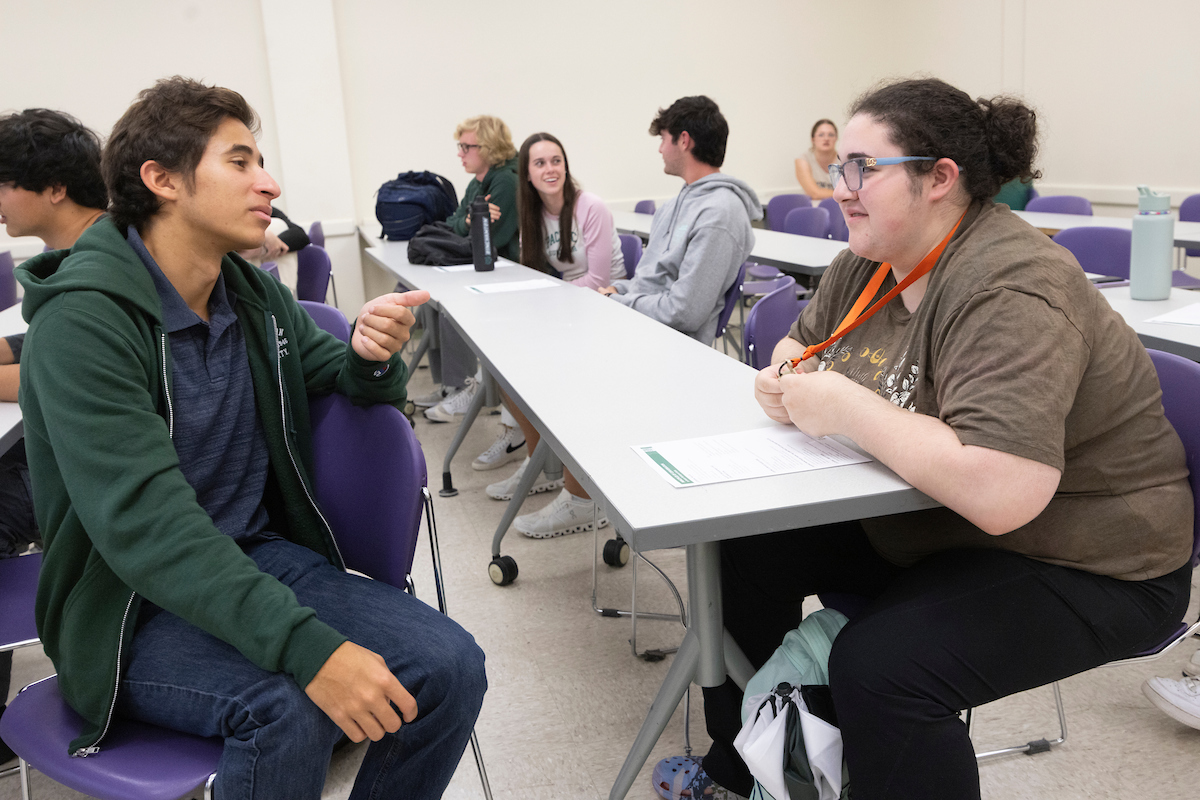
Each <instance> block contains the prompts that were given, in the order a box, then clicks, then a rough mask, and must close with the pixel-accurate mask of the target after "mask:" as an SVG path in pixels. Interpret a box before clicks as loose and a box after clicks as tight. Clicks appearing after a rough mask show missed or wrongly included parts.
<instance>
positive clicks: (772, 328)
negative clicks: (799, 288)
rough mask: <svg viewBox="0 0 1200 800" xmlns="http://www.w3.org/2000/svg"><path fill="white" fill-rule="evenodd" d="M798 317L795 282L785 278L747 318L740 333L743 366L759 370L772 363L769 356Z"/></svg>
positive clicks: (787, 276) (778, 282) (785, 276)
mask: <svg viewBox="0 0 1200 800" xmlns="http://www.w3.org/2000/svg"><path fill="white" fill-rule="evenodd" d="M799 315H800V301H799V300H797V299H796V279H795V278H793V277H792V276H791V275H784V276H783V277H782V278H779V279H778V280H777V281H776V287H775V289H773V290H772V291H771V292H770V293H769V294H768V295H767V296H766V297H764V298H763V299H761V300H759V301H758V302H757V303H755V304H754V308H752V309H750V313H749V314H747V315H746V327H745V328H744V329H743V331H742V344H743V346H744V347H745V350H746V363H747V364H749V365H750V366H752V367H754V368H755V369H762V368H763V367H765V366H767V365H768V364H770V363H771V352H772V351H773V350H774V349H775V345H776V344H778V343H779V340H780V339H782V338H783V337H784V336H787V332H788V329H789V328H791V327H792V323H794V322H795V321H796V317H798V316H799Z"/></svg>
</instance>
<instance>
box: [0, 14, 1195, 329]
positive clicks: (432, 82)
mask: <svg viewBox="0 0 1200 800" xmlns="http://www.w3.org/2000/svg"><path fill="white" fill-rule="evenodd" d="M261 9H266V13H264V12H263V11H262V10H261ZM291 9H294V10H295V13H294V14H291V15H289V13H288V12H289V10H291ZM297 20H303V22H298V21H297ZM298 25H299V26H300V27H297V26H298ZM1196 30H1200V3H1197V2H1196V0H1159V2H1156V3H1154V4H1152V5H1147V4H1145V3H1137V2H1134V0H1086V2H1085V0H1037V2H1032V0H973V1H972V2H962V1H961V0H921V1H920V2H917V0H900V1H899V2H897V1H896V0H845V1H844V2H841V3H838V4H837V5H836V6H830V5H828V4H827V3H818V2H816V0H743V2H740V3H730V2H728V0H691V2H687V3H683V2H667V1H666V0H610V1H609V2H606V3H589V4H583V3H561V2H552V1H551V0H516V2H509V3H503V4H494V3H487V2H483V0H459V2H455V3H431V2H427V1H426V0H401V1H399V2H398V1H397V0H303V2H297V3H288V2H284V0H260V3H251V2H245V0H203V2H200V1H199V0H110V2H105V3H94V2H85V0H0V44H2V46H3V47H4V55H5V64H6V78H5V80H4V83H3V88H2V89H0V109H20V108H25V107H29V106H48V107H51V108H61V109H64V110H67V111H70V112H71V113H73V114H75V115H76V116H78V117H80V118H81V119H82V120H83V121H84V122H85V123H87V124H88V125H90V126H92V127H93V128H95V129H96V130H97V131H100V132H102V133H107V131H108V130H109V129H110V128H111V126H112V124H113V122H115V121H116V119H117V118H118V117H119V116H120V114H121V113H122V112H123V111H124V109H125V107H126V106H127V105H128V104H129V102H130V100H132V99H133V97H134V96H135V95H136V93H137V92H138V91H139V90H140V89H142V88H144V87H146V86H149V85H150V84H151V83H152V82H153V81H154V80H155V79H157V78H159V77H162V76H166V75H171V74H175V73H181V74H185V75H189V76H191V77H195V78H200V79H204V80H206V81H210V82H214V83H218V84H222V85H225V86H229V87H231V88H234V89H237V90H238V91H239V92H241V93H242V94H243V95H245V96H246V98H247V99H248V100H249V101H250V103H251V104H252V105H253V106H254V107H255V108H256V109H257V110H258V112H259V114H260V115H261V116H262V118H263V136H262V138H261V146H262V149H263V152H264V154H265V155H266V159H267V163H268V165H269V166H270V167H271V168H272V169H273V173H274V174H275V177H276V178H277V179H278V180H279V182H280V184H281V185H282V186H283V188H284V196H283V197H282V198H281V201H280V205H281V207H283V208H284V209H285V210H286V211H287V212H288V213H289V214H290V215H291V216H292V217H293V218H294V219H296V220H297V221H298V222H302V223H306V222H307V221H309V220H312V219H316V218H318V217H323V218H324V219H326V220H329V219H331V218H332V219H333V220H334V221H335V222H336V223H337V226H341V227H338V228H337V231H338V232H340V233H342V234H347V233H348V230H349V228H348V226H349V224H350V222H352V221H353V220H366V221H370V222H372V223H373V222H374V200H373V194H374V192H375V189H376V188H377V187H378V186H379V184H380V183H382V182H383V181H384V180H386V179H388V178H391V177H394V176H395V175H396V173H398V172H401V171H404V170H408V169H430V170H433V171H435V172H439V173H441V174H443V175H445V176H447V177H448V178H450V179H451V180H452V181H453V182H454V183H455V184H456V186H457V187H458V188H459V191H460V192H461V190H462V188H463V187H465V185H466V182H467V180H468V176H467V175H465V174H464V173H463V172H462V170H461V167H460V166H459V163H458V160H457V158H456V157H455V152H454V143H453V138H452V134H453V131H454V126H455V124H456V123H457V122H459V121H461V120H462V119H464V118H466V117H468V116H472V115H475V114H480V113H490V114H495V115H497V116H500V117H502V118H503V119H505V120H506V121H507V122H508V123H509V125H510V126H511V127H512V129H513V134H514V136H515V137H516V139H517V141H518V143H519V141H520V139H521V138H523V137H524V136H526V135H528V134H529V133H532V132H534V131H537V130H548V131H550V132H552V133H554V134H555V135H557V136H558V137H559V138H561V139H562V140H563V142H564V143H565V145H566V147H567V149H568V151H569V153H570V156H571V163H572V166H573V169H574V172H575V174H576V176H577V178H578V179H579V180H580V181H581V182H582V183H583V185H584V186H585V187H586V188H588V189H590V190H592V191H595V192H597V193H598V194H600V195H601V196H602V197H604V198H605V199H606V200H608V201H609V202H610V203H611V204H612V205H614V206H623V207H629V206H631V205H632V204H633V202H635V201H636V200H639V199H642V198H645V197H656V198H664V197H669V196H671V195H673V194H674V193H675V192H676V191H677V190H678V185H679V184H678V181H677V180H676V179H672V178H669V177H667V176H665V175H663V173H662V163H661V160H660V159H659V157H658V154H657V152H656V141H655V140H654V139H653V138H651V137H650V136H649V135H648V134H647V133H646V129H647V127H648V125H649V122H650V120H651V118H652V117H653V116H654V113H655V111H656V110H657V109H658V108H659V107H661V106H664V105H666V104H668V103H670V102H671V101H673V100H674V99H676V98H677V97H680V96H682V95H684V94H693V93H704V94H708V95H710V96H712V97H713V98H715V99H716V100H717V102H718V103H720V104H721V107H722V109H723V110H724V112H725V114H726V116H727V117H728V118H729V121H730V127H731V136H730V141H729V151H728V156H727V160H726V167H725V168H726V170H727V171H728V172H730V173H731V174H733V175H736V176H738V177H740V178H743V179H745V180H746V181H748V182H749V183H750V184H751V185H752V186H754V187H755V188H756V189H757V190H758V191H759V193H760V194H761V195H763V196H764V197H766V196H769V195H771V194H774V193H777V192H780V191H786V190H790V189H792V188H794V186H795V182H794V178H793V177H792V161H793V159H794V158H795V157H796V156H797V155H798V154H799V152H800V151H801V150H802V149H803V148H804V147H806V146H807V145H808V131H809V128H810V126H811V124H812V122H813V121H815V120H816V119H817V118H819V117H825V116H828V117H832V118H833V119H835V120H837V121H838V122H839V123H840V122H842V121H843V116H844V110H845V108H846V106H847V104H848V103H849V102H850V101H851V100H852V99H853V98H854V96H855V95H857V94H858V93H859V92H860V91H861V90H863V89H864V88H865V87H867V86H869V85H870V84H871V83H873V82H874V81H876V80H878V79H880V78H884V77H889V76H898V75H910V74H913V73H916V72H925V73H930V74H935V75H938V76H940V77H944V78H946V79H947V80H949V81H951V82H952V83H955V84H957V85H959V86H961V87H962V88H963V89H965V90H966V91H968V92H969V93H971V94H973V95H991V94H995V93H998V92H1001V91H1014V92H1019V93H1023V94H1025V96H1026V97H1028V98H1029V100H1030V101H1032V102H1033V103H1034V104H1035V105H1036V106H1037V108H1038V109H1039V112H1040V114H1041V119H1042V122H1043V129H1044V138H1043V158H1042V168H1043V170H1044V173H1045V176H1044V178H1043V181H1042V185H1041V187H1040V188H1041V189H1042V190H1043V192H1044V193H1055V192H1070V193H1078V194H1083V195H1085V196H1088V197H1089V198H1091V199H1092V200H1093V202H1097V203H1101V204H1104V203H1108V204H1114V203H1130V204H1131V203H1133V202H1134V197H1133V194H1134V187H1135V186H1136V184H1138V183H1141V182H1145V183H1149V184H1151V185H1152V186H1154V187H1155V188H1159V189H1164V190H1168V191H1170V192H1171V194H1172V197H1173V199H1174V201H1175V202H1176V203H1178V201H1179V200H1180V199H1182V198H1183V197H1184V196H1186V195H1187V194H1191V193H1195V192H1200V159H1198V158H1196V157H1195V156H1194V155H1193V153H1194V148H1195V144H1194V143H1195V140H1196V131H1198V130H1200V103H1197V102H1196V96H1197V85H1198V84H1200V48H1197V47H1196V46H1195V42H1194V41H1193V40H1194V36H1195V31H1196ZM289 44H290V46H289ZM306 72H307V73H309V74H310V75H314V74H315V76H316V78H321V80H317V81H316V83H313V84H311V85H312V86H314V90H313V91H312V92H306V91H305V87H306V86H308V85H310V84H308V83H306V82H305V81H304V79H303V78H302V76H303V75H305V74H306ZM335 77H336V80H334V78H335ZM297 104H298V105H297ZM297 109H300V110H299V111H297ZM339 112H340V113H341V115H342V119H341V120H337V119H336V118H337V115H338V114H339ZM339 121H340V122H342V123H344V130H343V125H338V124H336V123H337V122H339ZM347 171H348V173H349V180H348V183H347V180H346V175H345V173H346V172H347ZM1103 208H1104V209H1105V210H1114V209H1115V210H1116V211H1117V212H1119V213H1129V212H1130V210H1131V207H1130V206H1129V205H1126V206H1124V207H1120V206H1113V205H1109V206H1103ZM337 226H335V227H337ZM335 235H336V234H335ZM351 241H352V237H351V236H349V235H345V236H344V241H343V242H342V243H341V245H334V247H338V248H340V249H339V250H338V252H337V253H336V254H335V268H337V267H338V266H339V262H340V265H341V268H342V269H350V270H351V271H352V272H353V271H354V269H355V265H354V264H353V263H350V262H351V261H352V260H353V258H354V257H355V256H356V249H355V248H354V247H352V246H351ZM4 246H5V243H4V239H3V237H0V247H4ZM339 274H340V273H339ZM347 288H348V289H349V291H348V292H343V291H341V289H342V287H341V285H340V284H339V295H341V296H340V298H339V299H340V300H341V306H342V308H343V310H348V311H350V312H351V313H353V312H354V311H355V310H357V306H358V303H359V302H360V301H361V296H357V295H356V292H355V291H354V287H347ZM347 295H348V296H347Z"/></svg>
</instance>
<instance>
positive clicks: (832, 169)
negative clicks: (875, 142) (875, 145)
mask: <svg viewBox="0 0 1200 800" xmlns="http://www.w3.org/2000/svg"><path fill="white" fill-rule="evenodd" d="M905 161H937V159H936V158H934V157H933V156H893V157H891V158H848V159H846V160H845V161H843V162H842V163H841V164H830V165H829V183H830V185H831V186H832V187H833V188H834V189H836V188H837V185H838V178H841V177H845V179H846V188H847V189H848V190H850V191H851V192H857V191H858V190H859V189H861V188H862V182H863V173H864V172H865V171H866V170H867V168H868V167H886V166H887V165H888V164H903V163H904V162H905Z"/></svg>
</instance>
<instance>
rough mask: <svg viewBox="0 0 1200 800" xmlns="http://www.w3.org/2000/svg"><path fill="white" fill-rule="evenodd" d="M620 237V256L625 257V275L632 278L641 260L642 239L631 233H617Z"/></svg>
mask: <svg viewBox="0 0 1200 800" xmlns="http://www.w3.org/2000/svg"><path fill="white" fill-rule="evenodd" d="M617 236H618V237H620V239H621V258H623V259H625V277H626V278H632V277H633V273H634V271H635V270H636V269H637V265H638V262H639V261H641V260H642V240H641V238H640V237H637V236H634V235H633V234H632V233H619V234H617Z"/></svg>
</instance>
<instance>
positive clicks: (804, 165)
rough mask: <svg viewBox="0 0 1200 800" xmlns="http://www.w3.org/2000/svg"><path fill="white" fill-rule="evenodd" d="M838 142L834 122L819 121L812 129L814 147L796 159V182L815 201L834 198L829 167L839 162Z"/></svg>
mask: <svg viewBox="0 0 1200 800" xmlns="http://www.w3.org/2000/svg"><path fill="white" fill-rule="evenodd" d="M837 140H838V129H837V125H834V124H833V121H832V120H828V119H819V120H817V122H816V124H815V125H813V127H812V147H810V148H809V149H808V151H807V152H805V153H804V155H802V156H800V158H797V159H796V180H797V181H799V183H800V186H801V188H803V189H804V193H805V194H806V195H808V196H809V197H811V198H812V199H813V200H824V199H825V198H826V197H833V184H831V183H830V182H829V165H830V164H832V163H834V162H835V161H837V160H838V158H837Z"/></svg>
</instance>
